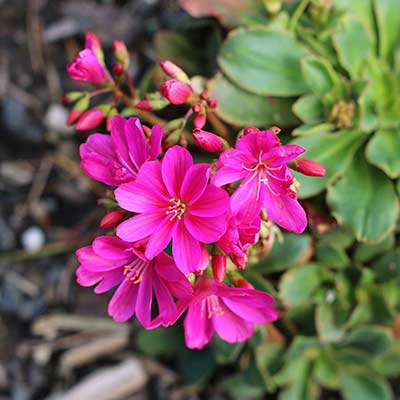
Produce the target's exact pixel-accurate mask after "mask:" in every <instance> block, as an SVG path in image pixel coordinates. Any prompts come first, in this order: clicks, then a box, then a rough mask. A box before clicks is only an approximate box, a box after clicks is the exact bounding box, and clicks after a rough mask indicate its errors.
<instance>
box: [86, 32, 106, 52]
mask: <svg viewBox="0 0 400 400" xmlns="http://www.w3.org/2000/svg"><path fill="white" fill-rule="evenodd" d="M85 48H86V49H91V50H93V51H94V52H97V51H98V50H102V49H101V43H100V39H99V38H98V37H97V35H96V34H95V33H94V32H86V35H85Z"/></svg>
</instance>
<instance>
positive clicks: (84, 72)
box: [67, 48, 107, 85]
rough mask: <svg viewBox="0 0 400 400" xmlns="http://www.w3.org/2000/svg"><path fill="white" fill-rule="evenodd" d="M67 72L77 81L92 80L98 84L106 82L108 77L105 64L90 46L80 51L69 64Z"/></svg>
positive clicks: (91, 81)
mask: <svg viewBox="0 0 400 400" xmlns="http://www.w3.org/2000/svg"><path fill="white" fill-rule="evenodd" d="M67 72H68V75H69V76H70V77H71V78H72V79H74V80H76V81H82V82H90V83H94V84H96V85H100V84H101V83H104V82H105V80H106V79H107V75H106V71H105V69H104V67H103V65H102V64H101V62H100V61H99V59H98V58H97V56H96V54H95V52H94V51H93V50H91V49H89V48H87V49H84V50H82V51H80V52H79V54H78V55H77V56H76V57H75V59H74V61H73V62H72V63H71V64H69V65H68V66H67Z"/></svg>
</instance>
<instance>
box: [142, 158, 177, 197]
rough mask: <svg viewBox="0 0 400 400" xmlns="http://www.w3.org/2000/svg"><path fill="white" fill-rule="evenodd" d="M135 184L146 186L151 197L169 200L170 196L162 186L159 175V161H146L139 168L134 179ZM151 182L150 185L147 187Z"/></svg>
mask: <svg viewBox="0 0 400 400" xmlns="http://www.w3.org/2000/svg"><path fill="white" fill-rule="evenodd" d="M136 182H138V183H140V184H141V185H144V186H148V189H149V191H150V192H151V193H152V196H158V197H159V198H163V199H164V198H165V199H167V200H169V199H170V197H171V196H170V194H169V193H168V190H167V188H166V187H165V185H164V182H163V177H162V174H161V163H160V162H159V161H147V162H145V163H144V164H143V165H142V166H141V167H140V171H139V174H138V175H137V177H136ZM149 182H151V185H149Z"/></svg>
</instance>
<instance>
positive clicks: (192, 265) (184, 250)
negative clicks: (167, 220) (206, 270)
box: [172, 222, 201, 274]
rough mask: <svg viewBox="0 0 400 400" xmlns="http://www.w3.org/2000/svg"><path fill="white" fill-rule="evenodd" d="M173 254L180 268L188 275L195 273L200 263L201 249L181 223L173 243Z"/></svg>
mask: <svg viewBox="0 0 400 400" xmlns="http://www.w3.org/2000/svg"><path fill="white" fill-rule="evenodd" d="M172 254H173V256H174V260H175V262H176V265H177V266H178V268H179V269H180V270H181V271H182V272H183V273H184V274H188V273H190V272H194V271H195V270H196V269H197V267H198V266H199V263H200V256H201V249H200V244H199V241H198V240H196V239H195V238H194V237H193V236H192V235H191V234H190V232H188V230H187V229H186V227H185V224H184V223H183V222H180V223H179V225H178V226H177V229H176V231H175V234H174V238H173V241H172Z"/></svg>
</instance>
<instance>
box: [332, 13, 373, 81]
mask: <svg viewBox="0 0 400 400" xmlns="http://www.w3.org/2000/svg"><path fill="white" fill-rule="evenodd" d="M333 43H334V45H335V48H336V51H337V53H338V56H339V61H340V63H341V65H342V66H343V67H344V68H346V69H347V71H348V72H349V74H350V75H351V77H352V78H353V79H357V78H360V77H361V71H362V68H363V66H364V64H365V62H366V61H367V60H368V59H369V58H370V57H371V55H373V44H372V40H371V35H370V34H369V32H368V31H367V30H366V28H365V27H364V25H363V24H362V23H361V22H359V21H358V20H357V19H353V18H346V19H345V20H344V21H343V24H342V26H341V29H340V30H338V31H337V32H336V34H335V35H334V36H333Z"/></svg>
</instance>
